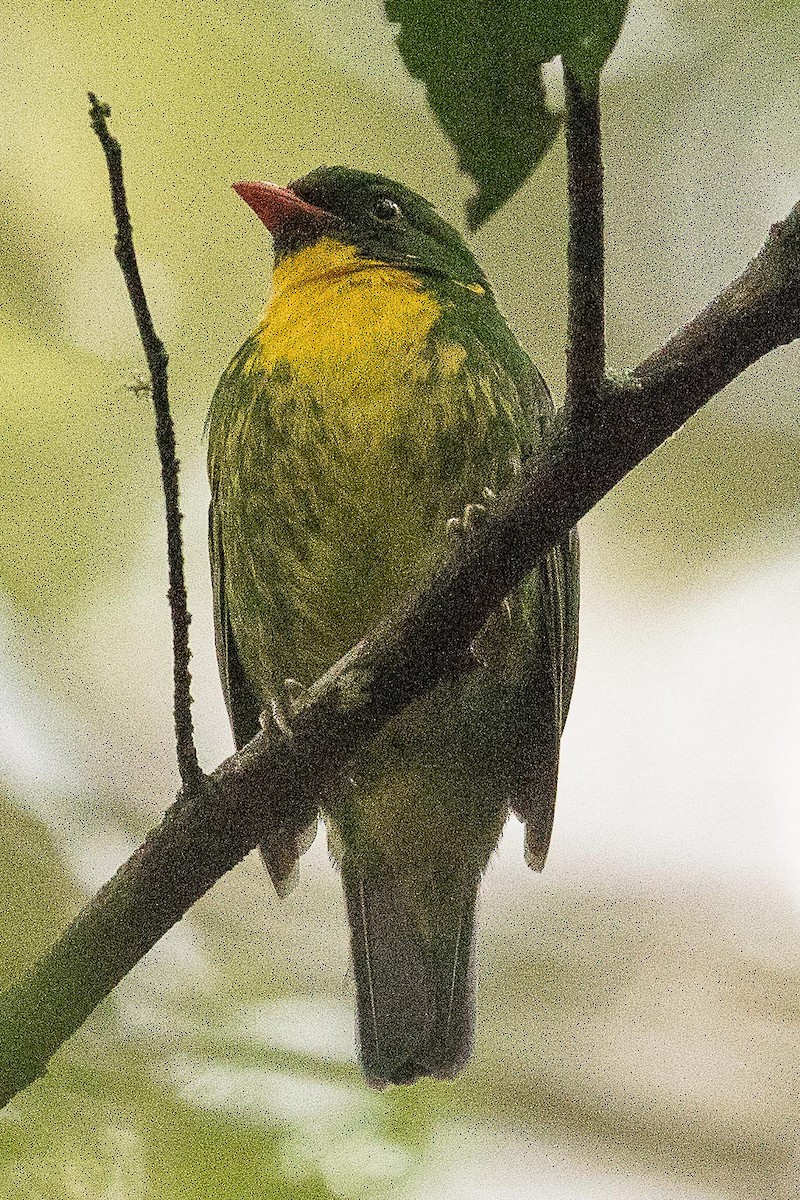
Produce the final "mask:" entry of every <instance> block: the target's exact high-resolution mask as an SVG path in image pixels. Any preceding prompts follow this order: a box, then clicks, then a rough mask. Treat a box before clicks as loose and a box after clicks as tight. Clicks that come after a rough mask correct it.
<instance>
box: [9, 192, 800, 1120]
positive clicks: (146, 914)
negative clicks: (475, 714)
mask: <svg viewBox="0 0 800 1200" xmlns="http://www.w3.org/2000/svg"><path fill="white" fill-rule="evenodd" d="M797 337H800V203H798V204H797V205H796V206H795V208H794V210H793V211H792V213H791V215H790V216H789V217H788V218H787V220H786V221H784V222H782V223H781V224H778V225H776V226H774V227H773V229H772V231H771V233H770V236H769V239H768V241H767V243H766V245H765V247H764V249H763V250H762V251H761V253H760V254H759V256H758V257H757V258H756V259H754V261H753V262H752V263H751V264H750V266H749V267H748V268H747V270H746V271H745V272H744V273H743V274H742V275H741V276H740V277H739V279H737V280H736V281H735V283H733V284H731V286H730V287H729V288H727V289H726V291H725V292H723V293H722V295H720V296H719V297H718V298H717V299H716V300H714V301H713V302H712V303H711V304H710V305H709V306H708V308H706V309H705V310H704V311H703V312H702V313H701V314H700V315H699V316H698V317H697V318H696V319H695V320H694V321H693V322H692V323H691V324H690V325H687V326H686V327H685V328H683V329H681V330H679V331H678V332H677V333H676V334H675V336H674V337H673V338H672V339H671V340H670V341H669V342H668V343H667V344H666V345H665V346H664V347H663V348H662V349H660V350H659V351H657V352H656V353H655V354H653V355H651V356H650V358H648V359H647V360H646V361H645V362H643V363H641V364H640V366H639V367H637V368H636V370H635V371H634V372H633V375H632V376H631V377H630V378H629V379H628V381H627V382H626V383H624V384H612V383H606V385H605V387H604V391H603V406H602V409H601V411H600V413H599V417H598V421H597V423H596V426H595V427H594V428H593V430H592V436H591V437H587V436H586V433H585V429H584V428H582V426H581V423H580V422H578V421H576V420H575V419H574V417H571V416H569V415H565V416H564V417H563V418H562V419H561V420H560V421H559V422H558V424H557V427H556V429H555V432H554V435H553V437H552V438H551V439H550V441H549V442H548V444H547V446H546V447H545V448H544V450H543V451H542V453H541V454H540V455H539V456H538V458H537V459H536V460H535V461H534V462H532V463H530V464H529V465H528V467H527V468H526V470H525V472H524V473H523V475H522V476H520V478H519V479H518V480H517V481H516V483H515V484H514V485H513V486H512V488H510V489H509V490H508V491H507V492H505V493H504V494H503V496H502V497H501V498H500V501H499V503H498V505H497V507H496V508H494V507H493V508H492V510H491V512H490V513H489V514H487V517H486V520H485V523H484V524H482V526H481V528H480V530H479V531H478V532H477V533H476V534H475V536H474V537H473V538H470V539H469V540H468V541H467V542H466V543H465V544H464V546H463V547H459V548H457V549H455V550H453V551H451V552H450V553H449V554H448V555H447V556H446V558H445V559H444V561H443V562H442V564H441V567H440V569H439V570H438V571H437V573H436V575H435V578H434V579H433V581H432V583H431V584H430V586H429V587H428V588H427V589H426V590H425V591H423V592H421V593H419V594H417V595H414V596H412V597H411V598H410V599H409V600H408V602H407V603H406V604H405V606H404V607H403V608H402V609H401V610H399V611H398V612H397V613H396V614H395V615H394V616H393V617H392V618H390V619H389V620H387V621H386V622H384V623H383V624H382V625H381V626H380V627H379V628H377V629H376V630H374V631H373V632H372V633H371V634H369V636H368V637H366V638H365V639H364V640H363V641H362V642H360V643H359V644H358V645H357V646H355V647H354V648H353V649H352V650H351V651H349V652H348V653H347V654H346V655H345V656H344V658H342V659H341V660H340V661H339V662H338V663H336V665H335V666H334V667H332V668H331V670H330V671H328V672H327V674H326V675H324V676H323V677H322V679H320V680H318V681H317V683H316V684H314V685H313V687H312V688H311V689H310V691H309V693H308V695H307V697H306V700H305V704H304V707H303V708H302V710H301V711H300V712H299V713H298V715H297V717H296V719H295V721H294V723H293V736H292V737H291V738H285V737H281V736H279V735H277V734H273V733H270V734H269V735H268V734H267V733H266V732H261V733H259V734H258V735H257V736H256V737H255V738H254V739H253V741H252V742H250V743H249V745H247V746H245V747H244V748H243V749H242V750H241V751H240V752H239V753H238V754H236V755H234V756H233V757H232V758H229V759H227V760H226V761H225V762H224V763H222V765H221V766H220V767H218V768H217V770H216V771H214V773H213V774H212V775H211V777H210V778H209V779H208V780H206V781H205V782H204V784H203V786H202V788H201V789H200V790H199V791H198V792H197V793H195V794H187V793H186V792H185V791H184V792H183V793H182V794H181V795H180V796H179V797H178V799H177V801H176V802H175V803H174V804H173V805H172V807H171V808H170V809H169V810H168V811H167V813H166V815H165V817H164V819H163V821H162V823H161V824H160V825H159V826H158V828H157V829H155V830H154V831H153V832H152V833H151V834H150V835H149V836H148V838H147V840H146V841H145V843H144V845H143V846H141V847H140V848H139V849H138V850H137V851H136V853H135V854H134V855H133V856H132V857H131V858H130V859H129V860H128V862H127V863H125V865H124V866H123V867H121V868H120V870H119V871H118V872H117V874H116V875H115V876H114V878H113V879H112V880H111V881H110V882H109V883H107V884H106V885H105V887H104V888H102V890H101V891H100V892H99V893H98V895H97V896H96V897H95V898H94V899H93V900H91V901H90V902H89V903H88V904H87V906H86V907H85V908H84V909H83V911H82V912H81V913H80V914H79V915H78V917H77V918H76V919H75V921H74V922H73V923H72V925H70V927H69V928H68V929H67V930H66V932H65V933H64V934H63V935H62V937H61V938H60V939H59V940H58V941H57V942H56V944H55V945H54V946H53V947H52V948H51V950H50V951H49V952H48V953H47V954H46V955H45V956H44V958H43V959H41V961H40V962H39V963H38V964H36V966H34V967H33V969H32V970H31V971H30V972H29V973H28V975H27V976H26V977H25V978H24V979H22V980H21V981H20V982H19V983H18V984H17V985H16V986H15V987H13V988H12V989H11V990H10V991H9V992H7V993H6V995H5V996H4V997H3V998H2V1000H0V1103H5V1102H6V1101H7V1100H8V1099H10V1097H11V1096H13V1095H14V1094H15V1093H16V1092H18V1091H19V1090H20V1089H21V1088H23V1087H25V1086H27V1085H28V1084H29V1083H31V1082H32V1081H33V1080H34V1079H36V1078H37V1077H38V1076H39V1075H41V1074H42V1073H43V1071H44V1070H45V1068H46V1066H47V1063H48V1061H49V1059H50V1057H51V1056H52V1055H53V1053H54V1052H55V1051H56V1050H57V1049H58V1047H59V1046H60V1045H61V1044H62V1043H63V1042H64V1041H66V1039H67V1038H68V1037H69V1036H70V1035H71V1034H72V1033H74V1032H75V1030H76V1029H77V1028H78V1027H79V1026H80V1025H81V1024H82V1022H83V1021H85V1020H86V1018H87V1017H88V1016H89V1014H90V1013H91V1012H92V1010H93V1009H94V1008H95V1007H96V1005H97V1004H98V1003H99V1002H100V1001H101V1000H102V999H103V998H104V997H105V996H107V995H108V994H109V992H110V991H111V990H112V989H113V988H114V986H115V985H116V984H117V983H118V982H119V981H120V980H121V979H122V978H123V977H124V976H125V975H126V974H127V972H128V971H130V970H131V968H132V967H133V966H135V964H136V963H137V962H139V960H140V959H141V958H142V957H143V956H144V954H146V952H147V951H148V950H149V949H150V948H151V947H152V946H153V945H155V943H156V942H157V941H158V939H159V938H160V937H161V936H162V935H163V934H164V933H165V932H166V931H167V930H168V929H169V928H170V927H171V926H172V925H173V924H175V922H176V921H178V920H179V919H180V917H181V916H182V915H183V914H184V913H185V912H186V910H187V909H188V908H189V907H190V906H191V905H192V904H193V903H194V902H195V900H197V899H199V897H200V896H202V895H203V894H204V893H205V892H206V891H207V890H208V888H210V887H211V886H212V885H213V884H214V883H215V882H216V880H217V879H219V878H220V876H221V875H223V874H225V872H226V871H229V870H230V869H231V867H233V866H234V865H235V864H236V863H237V862H239V860H240V859H241V858H243V857H244V855H245V854H246V853H248V851H249V850H251V849H252V848H253V847H254V846H255V844H256V843H257V841H258V840H259V838H260V835H261V832H262V831H263V830H264V829H265V828H268V827H272V828H274V827H275V826H276V825H280V824H282V823H284V822H286V821H289V822H290V823H291V824H292V825H293V826H299V825H301V824H302V823H303V820H304V819H305V818H310V817H311V816H312V815H313V813H314V811H315V809H316V807H317V802H318V798H319V797H320V795H322V794H323V793H324V791H325V788H326V787H327V786H328V785H329V784H330V781H331V780H332V779H333V777H334V776H335V775H336V773H337V772H339V771H341V770H342V769H343V768H344V767H345V765H346V763H347V760H348V757H349V756H350V755H352V753H353V751H354V750H355V749H356V747H357V746H358V745H359V744H360V743H361V742H362V741H364V740H365V739H367V738H369V737H370V736H371V735H372V734H374V733H375V732H376V731H377V730H378V729H379V728H380V727H381V726H382V725H383V724H384V723H385V722H386V721H387V720H388V719H389V718H390V717H391V716H392V715H393V714H394V713H396V712H399V711H400V710H401V709H402V708H404V707H405V706H406V705H408V704H409V703H411V702H412V701H413V700H415V699H417V698H418V697H420V696H422V695H423V694H424V693H425V692H426V691H427V690H429V689H430V688H431V687H432V686H433V685H434V684H435V683H437V682H438V681H440V680H442V679H444V678H445V677H446V676H447V675H448V674H452V673H455V672H456V671H457V670H459V665H458V664H459V662H460V658H461V647H463V646H465V645H466V644H467V642H468V641H469V640H470V639H471V638H472V637H473V636H474V635H475V634H476V633H477V631H478V629H479V628H480V627H481V626H482V625H483V623H484V621H485V620H486V618H487V617H488V615H489V613H490V612H491V611H492V610H493V609H495V608H497V606H498V605H499V603H500V601H501V599H502V598H503V596H505V595H506V594H507V593H508V592H509V591H511V590H512V589H513V588H514V587H515V586H516V585H517V584H518V583H519V582H520V580H521V579H522V578H523V577H524V576H525V575H526V574H527V573H528V572H529V571H530V570H531V569H532V567H533V566H534V565H535V564H536V562H537V561H538V560H539V559H540V558H541V557H542V555H544V554H546V553H547V552H548V551H549V550H550V549H551V548H552V547H553V546H554V545H555V544H556V543H557V542H558V541H559V540H560V539H561V538H562V537H563V536H564V535H565V533H566V532H567V530H568V529H570V528H571V527H572V526H573V525H574V524H575V523H576V522H577V521H578V520H579V518H581V517H583V516H584V515H585V514H586V513H587V512H588V511H589V510H590V509H591V508H592V507H593V506H594V505H595V504H596V503H597V501H598V500H600V499H601V498H602V497H603V496H604V495H605V494H606V493H607V492H608V491H610V490H611V488H612V487H614V485H615V484H616V483H618V482H619V481H620V480H621V479H622V478H623V476H624V475H625V474H626V473H627V472H628V471H630V470H631V469H632V468H633V467H634V466H636V465H637V463H639V462H641V461H642V459H644V458H646V456H647V455H648V454H649V453H650V452H651V451H652V450H654V449H655V448H656V447H657V446H658V445H659V444H660V443H661V442H663V441H664V440H665V439H666V438H667V437H669V435H670V434H672V433H674V432H675V431H676V430H677V429H679V428H680V426H681V425H682V424H683V423H684V422H685V421H686V420H687V419H688V417H690V416H691V415H692V413H694V412H696V411H697V409H699V408H700V407H701V405H703V404H704V403H705V402H706V401H707V400H708V399H709V398H710V397H711V396H713V395H715V394H716V393H717V392H718V391H719V390H720V389H721V388H723V387H724V386H725V385H726V384H727V383H729V382H730V381H731V380H732V379H734V378H735V377H736V376H737V375H739V374H740V373H741V372H742V371H743V370H745V368H746V367H748V366H749V365H750V364H751V363H754V362H755V361H756V360H757V359H759V358H760V357H761V356H762V355H764V354H766V353H767V352H768V351H769V350H772V349H774V348H775V347H777V346H781V345H784V344H786V343H787V342H790V341H792V340H793V339H795V338H797Z"/></svg>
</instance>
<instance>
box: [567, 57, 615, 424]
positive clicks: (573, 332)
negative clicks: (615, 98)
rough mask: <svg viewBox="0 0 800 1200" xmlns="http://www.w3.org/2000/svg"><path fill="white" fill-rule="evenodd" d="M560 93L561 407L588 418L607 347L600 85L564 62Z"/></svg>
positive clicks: (594, 409) (596, 401)
mask: <svg viewBox="0 0 800 1200" xmlns="http://www.w3.org/2000/svg"><path fill="white" fill-rule="evenodd" d="M564 92H565V98H566V106H567V194H568V197H569V239H568V242H567V264H568V267H569V295H568V310H569V311H568V322H567V329H568V333H567V395H566V407H567V410H568V411H569V412H571V413H572V414H573V416H574V417H575V418H576V419H581V420H583V421H584V422H585V423H589V422H590V421H591V420H592V419H594V418H595V417H596V416H597V415H598V412H599V408H600V404H601V400H602V386H603V376H604V374H605V350H606V348H605V279H604V263H603V159H602V154H601V141H600V95H599V85H598V86H597V87H596V88H595V89H594V90H593V91H591V92H586V91H584V89H583V86H582V84H581V83H580V81H579V80H578V79H577V78H576V76H575V75H573V73H572V72H571V71H570V69H569V68H568V67H565V68H564Z"/></svg>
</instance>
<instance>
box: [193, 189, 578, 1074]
mask: <svg viewBox="0 0 800 1200" xmlns="http://www.w3.org/2000/svg"><path fill="white" fill-rule="evenodd" d="M292 187H293V192H294V193H296V194H297V195H298V196H301V197H302V198H303V199H304V200H305V201H307V202H308V203H311V204H314V205H315V206H317V207H318V208H320V209H322V210H324V212H326V213H330V214H331V221H330V224H329V225H328V226H327V227H326V226H325V225H324V224H323V225H322V226H321V227H320V226H319V224H317V225H314V226H313V227H312V228H309V227H307V226H306V227H304V226H303V225H302V223H300V224H299V227H298V225H297V224H295V225H292V226H291V227H290V228H289V229H288V231H287V230H283V231H281V233H280V234H279V235H278V236H277V237H276V259H277V263H278V266H277V269H276V294H275V297H274V299H273V301H272V304H271V306H270V308H268V310H267V313H266V314H265V318H264V320H263V322H262V324H261V326H260V327H259V329H258V330H257V331H256V333H255V334H254V335H253V336H252V337H251V338H250V339H249V340H248V341H247V342H246V343H245V344H244V346H243V347H242V349H241V350H240V351H239V353H238V354H237V355H236V357H235V358H234V359H233V361H232V363H231V365H230V366H229V368H228V369H227V371H226V372H225V374H224V375H223V378H222V380H221V382H220V385H219V387H218V389H217V392H216V394H215V397H214V401H213V404H212V407H211V412H210V414H209V425H208V432H209V475H210V480H211V490H212V502H211V512H210V546H211V561H212V571H213V578H214V599H215V615H216V635H217V649H218V655H219V662H220V672H221V675H222V681H223V687H224V690H225V695H226V700H227V704H228V709H229V712H230V715H231V721H232V725H233V728H234V734H235V738H236V741H237V744H238V745H241V744H243V743H244V742H245V741H247V740H248V739H249V738H250V737H252V736H253V735H254V733H255V732H256V731H257V729H258V721H259V713H260V712H261V711H262V710H264V709H269V707H270V704H271V703H272V701H273V700H275V699H277V700H279V701H284V700H285V689H284V681H285V680H286V679H287V678H289V677H292V678H296V679H301V680H303V681H304V682H305V683H309V682H311V681H312V680H314V679H316V678H317V677H318V676H319V675H321V674H322V673H323V672H324V671H325V670H326V669H327V668H328V667H329V666H330V665H331V664H332V663H333V662H335V661H336V659H337V658H339V657H340V656H341V655H342V654H343V653H344V652H345V651H346V650H347V649H349V648H350V646H352V645H353V644H354V643H355V642H356V641H358V640H359V638H361V637H363V635H364V634H365V633H366V632H367V631H368V630H369V629H370V628H371V627H372V626H373V625H374V624H375V623H376V622H377V621H378V620H380V619H381V618H382V617H383V616H385V615H386V614H387V613H388V612H390V611H391V610H392V609H393V608H394V607H395V606H396V605H397V603H398V602H399V601H400V600H401V599H402V598H403V597H404V596H405V595H406V594H407V593H408V591H409V590H410V589H412V588H413V587H418V586H419V585H420V584H424V582H425V580H426V579H427V578H429V576H430V574H431V572H432V571H433V570H434V568H435V565H436V562H437V559H438V558H439V557H440V555H441V552H442V550H443V549H444V546H445V539H446V536H447V535H446V523H447V519H448V518H449V517H452V516H454V515H456V514H460V513H461V512H462V511H463V509H464V507H465V505H467V504H469V503H472V502H474V501H476V500H481V498H482V493H483V489H484V488H485V487H489V488H491V489H492V490H493V491H495V492H499V491H501V490H502V489H503V488H504V487H506V486H507V485H508V483H509V482H510V481H511V479H512V478H513V476H514V474H515V472H516V471H518V470H519V468H520V464H521V463H522V462H524V460H525V459H526V458H527V457H528V456H529V455H530V454H531V453H532V452H534V451H535V450H536V448H537V447H538V446H539V445H540V443H541V439H542V436H543V434H544V433H545V432H546V430H547V426H548V425H549V423H550V421H551V420H552V416H553V410H552V404H551V401H550V397H549V394H548V392H547V389H546V387H545V385H544V383H543V381H542V379H541V377H540V376H539V374H538V372H537V371H536V369H535V368H534V367H533V365H532V364H531V362H530V360H529V359H528V358H527V356H526V355H525V354H524V352H523V351H522V350H521V349H520V347H519V346H518V344H517V342H516V341H515V339H514V337H513V335H512V334H511V333H510V331H509V330H508V327H507V326H506V324H505V322H504V320H503V318H502V316H501V315H500V313H499V311H498V310H497V308H496V306H495V303H494V300H493V297H492V295H491V291H490V289H489V286H488V284H487V282H486V280H485V278H484V276H483V275H482V274H481V272H480V270H479V269H478V267H477V265H476V264H475V262H474V259H473V258H472V256H471V254H470V253H469V251H468V250H467V248H466V246H465V245H464V243H463V242H462V241H461V239H460V237H459V236H458V234H457V233H456V232H455V231H454V230H452V229H451V228H450V227H449V226H448V225H447V224H446V223H445V222H443V221H442V220H441V218H439V217H438V216H437V215H436V214H435V213H434V212H433V210H432V209H431V208H430V206H429V205H428V204H427V202H426V201H424V200H422V199H421V198H420V197H417V196H415V195H414V194H413V193H410V192H408V191H407V189H405V188H402V187H400V186H399V185H397V184H394V183H391V182H390V181H388V180H385V179H382V178H381V177H379V176H371V175H364V174H362V173H359V172H351V171H347V170H345V169H344V168H329V169H321V170H320V171H317V172H314V173H313V174H312V175H311V176H308V177H307V178H306V179H305V180H301V181H299V183H297V184H294V185H292ZM386 199H389V200H391V201H392V203H393V204H394V205H395V207H396V208H397V209H398V214H399V215H397V214H394V215H393V218H392V221H391V225H390V226H388V227H387V222H386V221H385V220H384V219H383V217H378V215H377V213H378V212H380V211H381V209H380V205H381V203H382V202H383V201H385V200H386ZM383 207H384V209H385V208H386V205H385V204H384V205H383ZM509 600H510V604H509V607H508V611H507V612H506V611H504V612H501V613H497V614H494V615H493V617H492V618H491V620H490V621H489V622H488V624H487V627H486V629H485V630H484V631H483V633H482V635H481V636H480V637H479V639H477V644H476V646H475V652H476V655H477V657H478V658H479V659H480V661H481V663H482V664H483V665H480V666H477V667H476V668H475V669H473V670H471V671H468V672H465V674H464V675H463V676H462V677H460V678H459V679H457V680H456V681H451V682H448V683H446V684H442V685H440V686H439V687H438V688H437V689H435V690H434V692H433V693H432V694H431V695H429V696H427V697H425V698H423V699H422V700H420V701H418V702H417V703H416V704H414V705H412V706H411V707H410V708H408V709H406V710H405V711H404V712H403V713H401V714H399V715H398V716H397V717H396V718H394V719H393V720H392V721H391V722H390V723H389V724H388V725H387V726H386V727H385V728H384V729H383V730H382V731H381V732H380V734H379V735H378V736H377V738H376V739H375V740H374V741H373V742H372V743H371V744H370V745H369V746H368V747H366V748H365V749H363V750H362V751H361V752H360V753H359V755H358V756H357V758H356V760H355V761H354V762H353V764H352V768H351V771H350V778H349V779H348V781H347V782H345V783H343V784H342V785H341V786H340V788H339V789H338V791H337V792H336V793H335V794H334V795H331V796H329V797H327V798H326V801H325V813H324V815H325V818H326V822H327V824H328V827H329V836H330V840H331V844H332V848H333V849H334V853H335V856H336V858H337V860H338V862H339V865H340V867H341V870H342V874H343V881H344V886H345V896H346V901H347V908H348V916H349V920H350V924H351V935H352V936H351V941H352V949H353V959H354V965H355V974H356V988H357V998H358V1007H359V1041H360V1049H361V1056H362V1063H363V1065H364V1069H365V1073H366V1074H367V1077H368V1078H369V1079H370V1080H371V1081H372V1082H375V1083H378V1084H381V1083H384V1082H387V1081H392V1082H409V1081H411V1080H413V1079H415V1078H417V1077H418V1076H420V1075H426V1074H432V1075H437V1076H441V1077H449V1076H451V1075H452V1074H454V1073H455V1071H457V1070H458V1069H459V1067H460V1066H461V1065H463V1062H464V1061H465V1059H466V1057H467V1055H468V1053H469V1047H470V1042H471V1035H472V1025H473V1016H472V1007H471V1003H472V1000H471V997H472V988H473V984H472V957H471V956H472V945H473V917H474V908H475V900H476V896H477V888H478V882H479V879H480V875H481V872H482V871H483V869H484V868H485V866H486V863H487V861H488V859H489V857H490V855H491V853H492V851H493V849H494V847H495V845H496V843H497V839H498V837H499V835H500V832H501V829H502V826H503V823H504V821H505V819H506V816H507V813H508V810H509V807H511V808H512V809H513V810H514V811H516V812H517V813H518V814H519V815H520V817H521V818H522V819H523V820H525V821H526V823H527V842H526V844H527V848H528V849H527V855H528V859H529V862H530V863H531V865H532V866H534V867H536V868H541V866H542V865H543V863H544V858H545V855H546V852H547V845H548V842H549V839H550V832H551V828H552V816H553V806H554V803H555V788H556V776H557V768H558V747H559V739H560V735H561V730H562V728H563V723H564V720H565V718H566V712H567V708H568V705H569V699H570V694H571V690H572V682H573V678H574V670H575V656H576V647H577V609H578V577H577V542H576V539H575V538H574V536H571V537H570V538H569V539H567V540H566V541H565V542H564V543H563V544H562V545H561V546H559V547H558V548H557V549H556V550H554V551H553V552H552V553H551V554H550V555H549V556H548V558H547V560H546V562H545V563H543V564H542V565H541V566H540V568H539V569H538V570H537V571H536V572H534V573H533V574H532V575H531V576H530V577H529V578H528V579H527V580H526V581H525V583H524V584H523V585H522V586H521V587H520V588H519V589H518V590H517V592H515V594H514V595H513V596H512V597H510V598H509ZM304 838H305V832H304V831H302V830H299V829H293V830H278V831H275V833H274V835H273V836H272V837H271V838H270V839H269V840H268V842H267V844H265V845H264V846H262V853H263V854H264V858H265V861H266V863H267V866H268V868H269V869H270V872H271V874H272V876H273V879H274V880H275V881H276V886H278V888H279V890H280V889H281V888H282V887H284V886H285V885H286V883H287V881H288V879H289V878H290V876H291V873H292V869H293V866H294V864H295V862H296V859H297V857H298V854H299V853H300V852H301V850H302V848H303V846H304Z"/></svg>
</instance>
